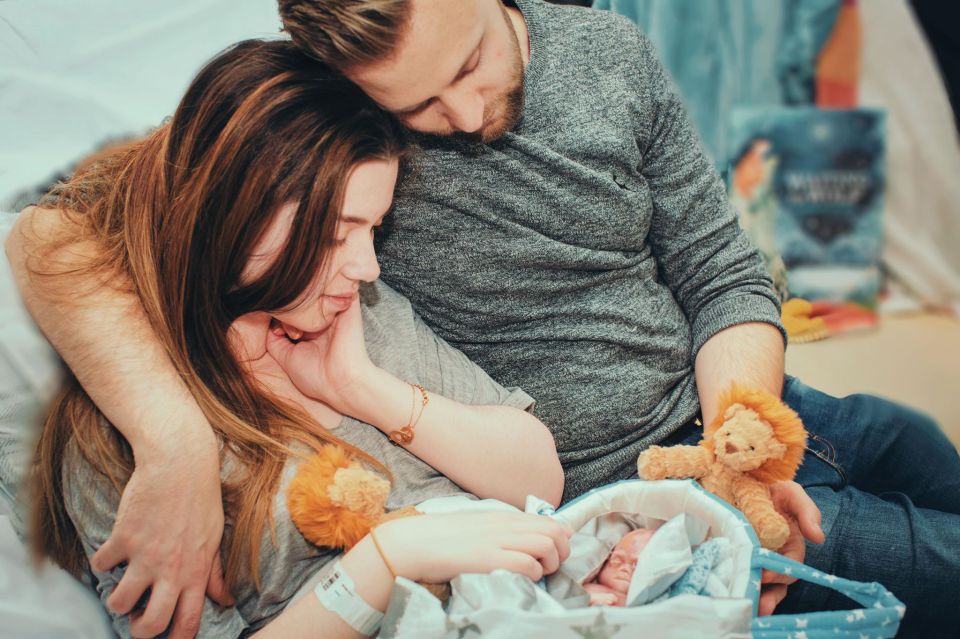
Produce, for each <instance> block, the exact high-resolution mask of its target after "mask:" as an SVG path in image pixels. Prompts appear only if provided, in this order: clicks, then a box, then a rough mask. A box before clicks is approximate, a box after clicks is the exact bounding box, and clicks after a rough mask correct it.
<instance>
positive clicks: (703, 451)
mask: <svg viewBox="0 0 960 639" xmlns="http://www.w3.org/2000/svg"><path fill="white" fill-rule="evenodd" d="M806 444H807V431H806V430H805V429H804V427H803V423H802V422H801V421H800V417H799V416H798V415H797V414H796V413H795V412H794V411H793V410H792V409H791V408H790V407H789V406H787V405H786V404H784V403H783V402H782V401H780V398H778V397H776V396H774V395H772V394H771V393H768V392H767V391H764V390H759V389H753V388H745V387H742V386H739V385H736V384H734V385H733V386H732V387H731V389H730V390H729V391H727V392H726V393H724V395H723V396H722V397H721V399H720V405H719V411H718V414H717V417H716V418H715V419H714V420H713V422H712V423H710V424H708V425H707V426H706V427H705V428H704V429H703V439H702V440H700V443H699V445H697V446H669V447H663V446H651V447H650V448H648V449H647V450H645V451H643V452H642V453H640V457H639V459H638V460H637V472H638V474H639V476H640V478H641V479H651V480H652V479H667V478H675V479H683V478H690V477H692V478H694V479H697V480H699V481H700V484H701V485H702V486H703V487H704V488H705V489H706V490H709V491H710V492H711V493H713V494H714V495H716V496H717V497H720V498H721V499H723V500H724V501H727V502H729V503H730V504H732V505H733V506H735V507H736V508H738V509H739V510H740V511H742V512H743V514H744V515H745V516H746V518H747V520H748V521H749V522H750V524H751V525H752V526H753V529H754V530H755V531H756V533H757V537H759V539H760V544H761V545H762V546H763V547H764V548H769V549H770V550H778V549H779V548H780V547H781V546H783V544H784V542H786V540H787V538H788V537H789V535H790V527H789V525H788V524H787V520H786V519H784V517H783V516H782V515H781V514H780V513H778V512H777V510H776V509H775V508H774V507H773V500H772V499H771V497H770V488H769V484H771V483H773V482H775V481H780V480H790V479H793V477H794V475H796V472H797V468H798V467H799V466H800V463H801V462H802V461H803V452H804V449H805V447H806Z"/></svg>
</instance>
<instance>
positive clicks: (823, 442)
mask: <svg viewBox="0 0 960 639" xmlns="http://www.w3.org/2000/svg"><path fill="white" fill-rule="evenodd" d="M806 450H807V452H808V453H810V454H811V455H813V456H814V457H816V458H817V459H819V460H820V461H821V462H823V463H824V464H826V466H827V467H828V468H831V469H832V470H833V471H834V472H835V473H836V474H837V478H838V479H839V481H840V485H839V486H836V488H835V490H840V489H842V488H845V487H846V486H847V484H848V483H849V481H848V480H847V473H846V472H844V470H843V467H842V466H840V464H839V463H838V462H837V449H836V447H835V446H834V445H833V443H831V442H830V440H829V439H826V438H824V437H821V436H819V435H816V434H814V433H810V439H809V442H808V444H807V447H806Z"/></svg>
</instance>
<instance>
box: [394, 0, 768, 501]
mask: <svg viewBox="0 0 960 639" xmlns="http://www.w3.org/2000/svg"><path fill="white" fill-rule="evenodd" d="M516 5H517V6H518V7H519V9H520V10H521V11H522V12H523V14H524V17H525V18H526V23H527V27H528V29H529V32H530V50H531V59H530V63H529V64H528V65H527V67H526V86H525V100H526V101H525V105H524V111H523V119H522V120H521V122H520V123H519V124H518V126H517V127H516V128H515V129H514V130H513V131H511V132H509V133H507V134H506V135H504V136H503V137H502V138H501V139H499V140H496V141H494V142H491V143H490V144H485V145H478V144H469V143H467V142H463V141H459V140H455V139H438V138H435V137H429V136H420V138H419V142H420V146H421V148H422V153H420V154H419V156H418V158H417V160H416V166H415V168H416V169H417V170H416V171H414V175H413V179H412V180H409V181H408V182H407V183H406V184H404V185H401V188H400V192H399V193H398V196H397V198H396V202H395V209H394V210H395V213H394V215H393V216H391V217H390V218H388V219H387V222H386V227H385V229H384V233H382V234H381V239H380V240H379V241H378V248H379V254H380V263H381V267H382V269H383V275H382V277H383V279H384V281H386V282H387V283H388V284H390V285H391V286H393V287H394V288H395V289H396V290H397V291H399V292H400V293H402V294H403V295H405V296H406V297H407V298H408V299H410V301H411V303H412V304H413V307H414V309H415V310H416V311H417V313H419V314H420V315H421V316H422V317H423V319H424V321H425V322H426V323H427V324H429V325H430V327H431V328H433V329H434V330H435V331H436V332H437V334H438V335H440V337H442V338H443V339H445V340H447V341H448V342H450V343H451V344H454V345H455V346H457V347H458V348H460V349H461V350H462V351H463V352H464V353H466V354H467V356H468V357H470V359H472V360H473V361H474V362H476V363H477V364H479V365H480V366H481V367H482V368H483V369H484V370H486V371H487V372H488V373H490V375H492V376H493V378H494V379H496V380H497V381H499V382H500V383H502V384H505V385H508V386H513V385H516V386H520V387H522V388H523V389H524V390H526V391H527V392H528V393H530V394H531V395H532V396H533V397H535V398H536V399H537V410H536V414H537V416H538V417H539V418H540V419H541V420H543V422H544V423H545V424H546V425H547V426H548V427H549V428H550V430H551V431H552V432H553V434H554V438H555V439H556V443H557V450H558V452H559V454H560V461H561V462H562V463H563V465H564V469H565V471H566V488H565V492H564V499H565V500H568V499H570V498H571V497H574V496H576V495H578V494H580V493H582V492H584V491H585V490H588V489H590V488H593V487H595V486H598V485H601V484H604V483H607V482H610V481H612V480H616V479H622V478H625V477H628V476H630V475H632V474H635V473H636V461H637V455H638V454H639V453H640V451H641V450H643V449H644V448H645V447H646V446H648V445H650V444H652V443H656V442H659V441H660V440H662V439H663V438H664V437H666V436H667V435H669V434H670V433H672V432H674V431H675V430H676V429H678V428H679V427H681V426H682V425H683V424H685V423H688V422H689V421H690V420H691V419H692V418H693V417H694V416H695V415H696V414H697V411H698V408H699V406H698V398H697V389H696V383H695V378H694V371H693V364H694V360H695V358H696V355H697V352H698V350H699V349H700V347H701V346H702V345H703V343H704V342H706V341H707V340H708V339H709V338H710V337H711V336H713V335H715V334H716V333H717V332H719V331H721V330H723V329H724V328H727V327H730V326H733V325H735V324H741V323H745V322H765V323H768V324H772V325H774V326H777V327H780V324H779V301H778V299H777V297H776V295H775V293H774V290H773V288H772V284H771V281H770V278H769V277H768V276H767V273H766V272H765V271H764V268H763V264H762V262H761V260H760V258H759V256H758V254H757V252H756V250H755V249H754V248H753V247H752V246H751V245H750V242H749V240H748V239H747V237H746V236H745V235H744V234H743V232H742V231H741V230H740V228H739V227H738V225H737V221H736V217H735V215H734V213H733V211H732V209H731V207H730V206H729V203H728V202H727V197H726V193H725V191H724V187H723V184H722V183H721V180H720V178H719V176H718V175H717V172H716V171H715V170H714V167H713V163H712V162H711V161H710V160H709V159H708V158H707V157H706V156H705V154H704V152H703V151H702V149H701V146H700V143H699V140H698V139H697V134H696V132H695V130H694V128H693V127H692V126H691V124H690V121H689V118H688V117H687V115H686V113H685V112H684V109H683V106H682V104H681V101H680V99H679V98H678V96H677V93H676V92H675V90H674V87H673V86H672V84H671V82H670V81H669V79H668V77H667V75H666V73H665V72H664V70H663V68H662V66H661V65H660V63H659V62H658V61H657V58H656V55H655V52H654V48H653V45H652V44H651V43H650V41H649V40H648V39H647V38H646V37H645V36H644V35H643V34H641V33H640V32H639V31H638V30H637V28H636V26H635V25H634V24H633V23H631V22H630V21H629V20H627V19H626V18H623V17H621V16H617V15H614V14H612V13H609V12H604V11H594V10H589V9H583V8H580V7H569V6H567V7H565V6H558V5H551V4H547V3H545V2H542V1H541V0H516ZM781 330H782V329H781Z"/></svg>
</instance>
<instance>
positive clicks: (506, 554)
mask: <svg viewBox="0 0 960 639" xmlns="http://www.w3.org/2000/svg"><path fill="white" fill-rule="evenodd" d="M572 534H573V529H572V528H570V527H569V526H567V525H566V524H562V523H560V522H557V521H555V520H553V519H551V518H549V517H542V516H540V515H531V514H527V513H520V512H517V513H505V512H485V513H454V514H448V515H447V514H445V515H421V516H416V517H405V518H403V519H394V520H392V521H389V522H387V523H385V524H382V525H380V526H379V527H377V529H376V535H377V540H378V541H380V543H381V545H382V546H383V551H384V554H385V555H386V556H387V559H389V560H390V563H391V564H392V565H393V567H394V568H395V569H396V570H397V573H398V574H399V575H401V576H403V577H406V578H408V579H413V580H415V581H425V582H427V583H443V582H446V581H449V580H451V579H453V578H454V577H456V576H457V575H460V574H463V573H487V572H490V571H492V570H496V569H497V568H502V569H505V570H509V571H511V572H516V573H519V574H522V575H526V576H527V577H529V578H530V579H532V580H533V581H538V580H539V579H541V578H542V577H543V576H544V575H548V574H550V573H552V572H554V571H556V570H557V568H558V567H559V566H560V564H561V562H563V561H564V560H566V558H567V557H568V556H570V535H572Z"/></svg>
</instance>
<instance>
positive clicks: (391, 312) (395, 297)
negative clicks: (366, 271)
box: [360, 280, 414, 321]
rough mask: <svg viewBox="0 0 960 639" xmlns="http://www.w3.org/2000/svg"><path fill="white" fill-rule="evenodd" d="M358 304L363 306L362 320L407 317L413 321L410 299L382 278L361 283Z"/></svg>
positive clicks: (386, 319)
mask: <svg viewBox="0 0 960 639" xmlns="http://www.w3.org/2000/svg"><path fill="white" fill-rule="evenodd" d="M360 304H361V305H362V306H363V317H364V320H366V319H368V318H370V319H376V320H380V321H388V320H397V319H405V318H407V319H409V320H410V321H413V317H414V312H413V307H412V306H410V301H409V300H408V299H407V298H406V297H404V296H403V295H401V294H400V293H398V292H397V291H395V290H394V289H393V288H391V287H390V286H389V285H388V284H386V283H385V282H383V281H382V280H377V281H375V282H370V283H369V284H363V285H362V286H361V287H360Z"/></svg>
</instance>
